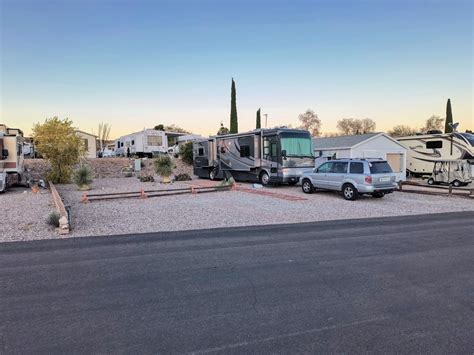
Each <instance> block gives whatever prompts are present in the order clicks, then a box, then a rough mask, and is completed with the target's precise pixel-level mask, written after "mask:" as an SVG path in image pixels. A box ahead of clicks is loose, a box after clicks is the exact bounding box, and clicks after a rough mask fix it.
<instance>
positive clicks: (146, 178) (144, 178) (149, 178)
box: [138, 175, 155, 182]
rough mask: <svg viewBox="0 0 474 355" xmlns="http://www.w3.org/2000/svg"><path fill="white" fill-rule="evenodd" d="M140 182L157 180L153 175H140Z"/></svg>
mask: <svg viewBox="0 0 474 355" xmlns="http://www.w3.org/2000/svg"><path fill="white" fill-rule="evenodd" d="M138 180H140V182H153V181H155V178H154V177H153V176H152V175H140V176H139V177H138Z"/></svg>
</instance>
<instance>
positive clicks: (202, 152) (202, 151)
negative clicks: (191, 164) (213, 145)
mask: <svg viewBox="0 0 474 355" xmlns="http://www.w3.org/2000/svg"><path fill="white" fill-rule="evenodd" d="M198 155H199V156H203V155H204V148H199V151H198Z"/></svg>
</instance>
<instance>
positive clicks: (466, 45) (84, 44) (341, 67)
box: [0, 0, 474, 138]
mask: <svg viewBox="0 0 474 355" xmlns="http://www.w3.org/2000/svg"><path fill="white" fill-rule="evenodd" d="M0 32H1V33H0V35H1V36H0V39H1V43H0V50H1V59H0V60H1V62H0V84H1V85H0V90H1V91H0V123H6V124H7V125H8V126H11V127H19V128H21V129H23V130H24V131H25V133H26V134H29V133H30V132H31V128H32V126H33V124H34V123H37V122H43V121H44V120H45V119H46V118H48V117H53V116H58V117H60V118H65V117H68V118H69V119H71V120H72V121H73V122H74V125H75V126H76V127H78V128H79V129H81V130H83V131H88V132H92V133H97V127H98V124H99V122H102V121H103V122H106V123H110V124H111V126H112V130H111V138H115V137H118V136H120V135H122V134H126V133H131V132H135V131H139V130H141V129H143V128H145V127H146V128H152V127H153V126H155V125H157V124H160V123H163V124H165V125H166V124H176V125H178V126H181V127H183V128H186V129H188V130H190V131H192V132H194V133H198V134H202V135H209V134H215V133H216V131H217V129H218V128H219V126H220V123H221V122H223V123H224V125H225V126H229V116H230V87H231V78H232V77H233V78H234V79H235V81H236V86H237V111H238V117H239V130H240V131H246V130H251V129H253V128H254V127H255V113H256V111H257V109H258V108H261V109H262V113H264V114H268V126H276V125H285V124H292V125H293V126H297V125H298V115H299V114H300V113H303V112H304V111H306V109H308V108H310V109H313V110H314V111H315V112H316V113H317V114H318V116H319V118H320V119H321V121H322V130H323V132H325V133H329V132H336V131H337V128H336V127H337V121H338V120H340V119H342V118H366V117H368V118H371V119H373V120H374V121H375V122H376V123H377V131H386V130H388V129H390V128H391V127H393V126H395V125H398V124H405V125H410V126H412V127H414V128H417V127H421V126H422V125H423V123H424V122H425V121H426V119H427V118H429V117H430V116H431V115H438V116H441V117H445V111H446V101H447V99H448V98H451V103H452V108H453V117H454V122H459V123H460V130H465V129H473V128H474V123H473V102H474V96H473V71H474V69H473V46H474V39H473V37H474V36H473V2H472V1H470V0H450V1H438V0H425V1H421V0H409V1H408V0H393V1H391V0H372V1H368V0H367V1H357V0H351V1H344V0H332V1H331V0H327V1H322V0H321V1H318V0H313V1H299V0H292V1H291V0H287V1H279V0H271V1H270V0H268V1H259V0H229V1H226V0H202V1H201V0H200V1H198V0H174V1H159V0H157V1H141V0H136V1H131V0H130V1H123V0H121V1H118V0H95V1H92V0H81V1H79V0H61V1H41V0H35V1H29V0H0Z"/></svg>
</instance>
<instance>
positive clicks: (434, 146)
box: [426, 141, 443, 149]
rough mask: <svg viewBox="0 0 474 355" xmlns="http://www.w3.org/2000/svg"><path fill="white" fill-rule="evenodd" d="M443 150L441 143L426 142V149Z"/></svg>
mask: <svg viewBox="0 0 474 355" xmlns="http://www.w3.org/2000/svg"><path fill="white" fill-rule="evenodd" d="M440 148H443V141H431V142H426V149H440Z"/></svg>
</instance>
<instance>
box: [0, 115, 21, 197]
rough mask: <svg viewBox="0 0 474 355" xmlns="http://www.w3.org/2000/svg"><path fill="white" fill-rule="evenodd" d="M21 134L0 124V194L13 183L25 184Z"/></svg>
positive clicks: (15, 129)
mask: <svg viewBox="0 0 474 355" xmlns="http://www.w3.org/2000/svg"><path fill="white" fill-rule="evenodd" d="M23 143H24V142H23V132H22V131H21V130H19V129H17V128H8V127H7V126H6V125H4V124H0V192H3V191H5V190H6V189H7V187H8V186H10V185H12V184H15V183H25V184H26V176H25V174H24V157H23Z"/></svg>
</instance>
